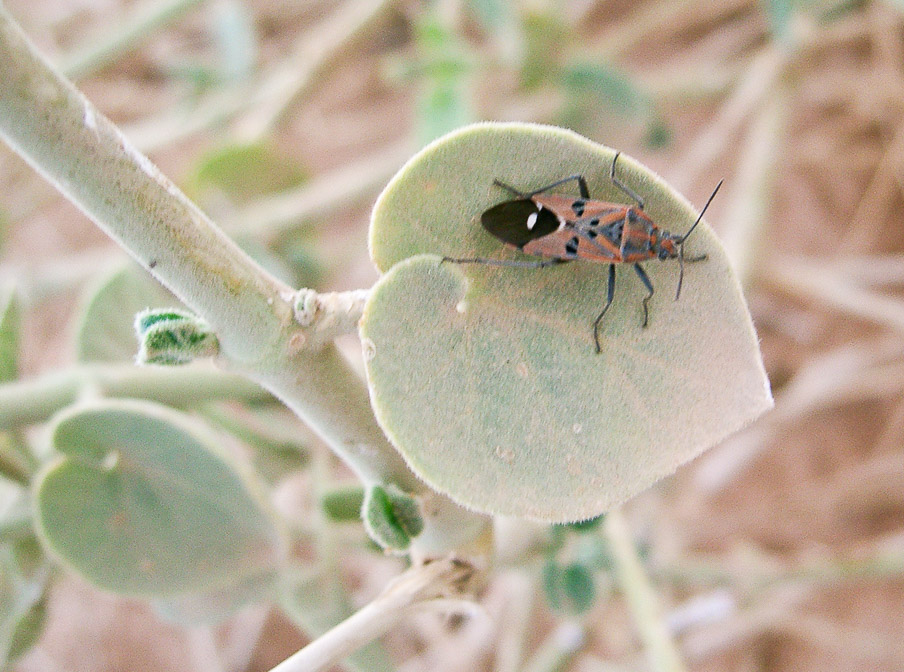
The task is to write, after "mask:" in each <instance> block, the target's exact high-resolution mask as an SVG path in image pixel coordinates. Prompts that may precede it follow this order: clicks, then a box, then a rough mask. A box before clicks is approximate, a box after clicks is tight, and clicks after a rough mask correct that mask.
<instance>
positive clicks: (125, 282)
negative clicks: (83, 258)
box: [75, 263, 181, 362]
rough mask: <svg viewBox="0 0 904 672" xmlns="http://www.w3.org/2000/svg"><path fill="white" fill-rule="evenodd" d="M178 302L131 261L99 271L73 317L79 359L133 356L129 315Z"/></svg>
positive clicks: (133, 336) (126, 359) (133, 346)
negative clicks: (99, 275)
mask: <svg viewBox="0 0 904 672" xmlns="http://www.w3.org/2000/svg"><path fill="white" fill-rule="evenodd" d="M176 305H181V304H180V303H179V300H178V299H176V298H175V297H174V296H173V295H172V294H171V293H170V292H168V291H166V290H165V289H164V288H163V287H162V286H161V285H160V283H158V282H157V281H156V280H154V279H153V278H151V277H150V276H149V275H148V274H147V273H146V272H145V271H144V270H142V269H140V268H138V267H137V266H136V265H135V264H133V263H128V264H125V265H121V266H117V267H116V268H115V269H113V270H112V271H110V272H109V273H105V274H103V276H101V277H100V278H99V280H98V281H97V282H96V283H93V284H92V285H91V286H90V287H89V288H88V289H87V290H86V292H85V296H84V298H83V299H82V305H81V310H80V311H79V315H78V318H77V323H78V326H77V333H76V339H75V342H76V350H77V353H76V354H77V356H78V359H79V360H80V361H83V362H115V361H121V362H130V361H132V360H134V359H135V347H136V342H135V328H134V320H133V319H131V318H132V316H133V315H134V314H135V313H137V312H138V311H141V310H145V309H147V308H162V307H164V306H176Z"/></svg>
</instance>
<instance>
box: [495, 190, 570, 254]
mask: <svg viewBox="0 0 904 672" xmlns="http://www.w3.org/2000/svg"><path fill="white" fill-rule="evenodd" d="M531 215H536V220H535V221H534V225H533V227H531V228H527V220H528V218H529V217H530V216H531ZM480 223H481V224H482V225H483V228H484V229H486V230H487V231H488V232H489V233H490V234H492V235H493V236H495V237H496V238H498V239H499V240H501V241H503V242H505V243H508V244H509V245H514V246H515V247H524V246H525V245H526V244H527V243H529V242H530V241H532V240H536V239H537V238H542V237H543V236H547V235H549V234H550V233H552V232H553V231H555V230H556V229H558V228H559V218H558V217H556V216H555V214H554V213H553V212H552V211H551V210H549V209H548V208H540V207H539V206H538V205H537V204H536V203H535V202H534V201H532V200H531V199H529V198H523V199H518V200H516V201H505V202H504V203H500V204H499V205H494V206H493V207H492V208H490V209H489V210H487V211H486V212H484V213H483V214H482V215H481V216H480Z"/></svg>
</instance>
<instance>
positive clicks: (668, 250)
mask: <svg viewBox="0 0 904 672" xmlns="http://www.w3.org/2000/svg"><path fill="white" fill-rule="evenodd" d="M683 242H684V241H683V239H682V238H681V237H680V236H675V235H673V234H671V233H669V232H668V231H662V232H660V234H659V237H658V239H657V240H656V242H655V243H654V244H653V251H654V252H655V253H656V256H657V257H659V259H660V260H662V261H664V260H666V259H674V258H675V257H677V256H678V254H679V253H680V250H681V244H682V243H683Z"/></svg>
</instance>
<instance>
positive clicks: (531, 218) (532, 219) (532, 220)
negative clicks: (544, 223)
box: [527, 212, 540, 231]
mask: <svg viewBox="0 0 904 672" xmlns="http://www.w3.org/2000/svg"><path fill="white" fill-rule="evenodd" d="M539 214H540V213H539V212H532V213H530V214H529V215H528V216H527V230H528V231H533V229H534V226H536V225H537V216H538V215H539Z"/></svg>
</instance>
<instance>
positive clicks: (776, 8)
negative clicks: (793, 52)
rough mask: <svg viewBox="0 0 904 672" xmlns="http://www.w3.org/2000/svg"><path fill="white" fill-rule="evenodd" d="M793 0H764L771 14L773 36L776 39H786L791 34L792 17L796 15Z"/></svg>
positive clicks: (765, 6) (770, 23) (765, 7)
mask: <svg viewBox="0 0 904 672" xmlns="http://www.w3.org/2000/svg"><path fill="white" fill-rule="evenodd" d="M794 4H795V3H794V2H793V0H764V1H763V5H764V9H765V11H766V14H768V16H769V25H770V27H771V28H772V36H773V38H775V39H776V40H779V41H786V40H787V39H788V38H789V37H790V35H791V19H792V18H793V16H794Z"/></svg>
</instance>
